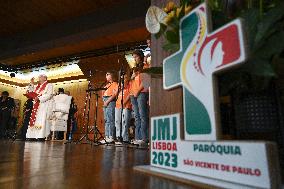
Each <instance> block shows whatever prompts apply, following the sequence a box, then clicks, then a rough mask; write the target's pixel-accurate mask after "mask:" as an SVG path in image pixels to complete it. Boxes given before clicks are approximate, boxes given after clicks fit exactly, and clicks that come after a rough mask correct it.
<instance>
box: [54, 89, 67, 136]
mask: <svg viewBox="0 0 284 189" xmlns="http://www.w3.org/2000/svg"><path fill="white" fill-rule="evenodd" d="M71 99H72V96H68V95H66V94H64V89H63V88H60V89H59V94H58V95H56V96H54V97H53V101H54V104H53V110H52V112H53V113H52V116H51V118H52V120H51V131H53V137H52V139H54V131H64V139H63V140H66V133H67V121H68V114H69V109H70V104H71Z"/></svg>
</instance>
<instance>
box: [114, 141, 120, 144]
mask: <svg viewBox="0 0 284 189" xmlns="http://www.w3.org/2000/svg"><path fill="white" fill-rule="evenodd" d="M114 144H115V145H122V142H120V141H116V142H114Z"/></svg>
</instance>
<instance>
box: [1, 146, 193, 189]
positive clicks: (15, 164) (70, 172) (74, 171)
mask: <svg viewBox="0 0 284 189" xmlns="http://www.w3.org/2000/svg"><path fill="white" fill-rule="evenodd" d="M149 158H150V153H149V150H146V149H136V148H127V147H115V146H114V145H113V146H91V145H89V144H64V143H63V142H51V141H47V142H23V141H15V142H12V141H0V188H9V189H12V188H19V189H22V188H24V189H26V188H27V189H33V188H41V189H64V188H68V189H69V188H71V189H73V188H74V189H79V188H80V189H88V188H90V189H91V188H95V189H108V188H111V189H128V188H129V189H130V188H133V189H148V188H151V189H152V188H153V189H159V188H161V189H192V188H195V187H191V186H186V185H183V184H180V183H176V182H173V181H169V180H165V179H163V178H159V177H155V176H150V175H148V174H141V173H139V172H136V171H134V170H133V166H136V165H147V164H149Z"/></svg>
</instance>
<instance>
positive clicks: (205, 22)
mask: <svg viewBox="0 0 284 189" xmlns="http://www.w3.org/2000/svg"><path fill="white" fill-rule="evenodd" d="M207 15H208V14H207V6H206V4H202V5H200V6H199V7H197V8H196V9H195V10H194V11H192V12H191V14H189V15H187V16H185V17H184V18H183V19H182V20H181V22H180V28H181V29H180V50H179V51H178V52H176V53H175V54H173V55H171V56H170V57H168V58H166V59H165V60H164V66H163V69H164V88H165V89H172V88H174V87H177V86H182V87H183V106H184V125H185V127H184V128H185V135H184V136H185V139H186V140H216V139H217V138H218V137H217V133H218V127H217V125H218V124H217V121H218V120H216V115H215V112H216V110H215V108H216V106H215V102H216V99H215V96H214V94H215V92H214V89H215V88H216V84H215V82H214V74H215V73H217V72H219V71H222V70H224V69H226V68H231V67H234V66H235V65H237V64H239V63H241V62H243V61H244V60H245V51H244V44H243V36H242V31H241V30H242V29H241V22H240V20H235V21H233V22H231V23H229V24H227V25H226V26H224V27H222V28H220V29H218V30H217V31H215V32H213V33H210V27H209V26H210V25H209V18H208V17H207Z"/></svg>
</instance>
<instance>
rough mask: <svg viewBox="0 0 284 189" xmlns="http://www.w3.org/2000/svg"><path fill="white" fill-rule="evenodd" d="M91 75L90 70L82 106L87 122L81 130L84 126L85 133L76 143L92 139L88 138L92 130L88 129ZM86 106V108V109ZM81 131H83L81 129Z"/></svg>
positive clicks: (89, 142)
mask: <svg viewBox="0 0 284 189" xmlns="http://www.w3.org/2000/svg"><path fill="white" fill-rule="evenodd" d="M91 77H92V70H90V71H89V78H88V90H86V100H85V106H84V114H83V117H84V118H85V119H86V111H87V122H86V124H84V126H83V130H84V128H85V127H86V133H85V134H84V135H83V136H82V137H81V138H80V139H79V140H77V141H76V144H78V143H81V142H82V141H83V140H84V139H85V143H82V144H92V141H91V140H90V138H89V133H90V132H92V131H93V130H94V128H92V129H91V130H89V122H90V107H91V98H92V93H91ZM87 107H88V109H87ZM82 132H83V131H82Z"/></svg>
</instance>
